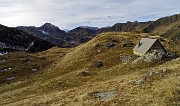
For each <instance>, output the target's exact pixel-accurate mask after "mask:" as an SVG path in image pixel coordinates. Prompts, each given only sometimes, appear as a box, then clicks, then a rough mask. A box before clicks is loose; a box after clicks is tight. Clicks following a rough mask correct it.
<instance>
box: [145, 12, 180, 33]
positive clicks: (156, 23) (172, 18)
mask: <svg viewBox="0 0 180 106" xmlns="http://www.w3.org/2000/svg"><path fill="white" fill-rule="evenodd" d="M178 21H180V14H175V15H172V16H169V17H163V18H160V19H158V20H156V21H154V22H152V23H151V24H150V25H148V26H147V27H146V28H144V29H143V31H144V32H145V33H150V32H151V31H152V30H154V29H155V28H156V27H159V26H162V25H169V24H172V23H175V22H178Z"/></svg>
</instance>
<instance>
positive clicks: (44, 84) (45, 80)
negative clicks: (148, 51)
mask: <svg viewBox="0 0 180 106" xmlns="http://www.w3.org/2000/svg"><path fill="white" fill-rule="evenodd" d="M141 36H147V34H131V33H115V32H111V33H104V34H101V35H99V36H97V37H96V38H95V39H93V40H91V41H89V42H87V43H85V44H82V45H80V46H78V47H76V48H73V49H61V48H56V47H55V48H52V49H50V50H48V51H45V52H42V53H39V54H36V55H35V56H40V57H44V58H46V59H48V60H47V61H46V62H48V64H49V65H47V66H46V67H45V68H44V69H42V71H43V72H41V73H40V74H33V75H31V77H29V78H24V77H20V78H21V79H19V80H18V79H17V81H15V82H13V83H10V84H8V83H3V84H1V87H0V93H1V94H0V105H57V104H58V105H73V106H74V105H77V106H79V105H108V104H111V105H113V104H114V105H120V104H122V105H125V104H126V105H132V104H133V105H147V104H149V103H151V104H154V105H165V104H167V103H173V102H174V103H177V100H178V98H179V97H178V94H177V93H178V92H179V88H178V87H179V86H178V84H179V83H178V82H177V80H179V75H180V73H179V71H180V70H179V67H180V61H179V60H177V61H172V62H167V63H163V64H162V62H159V64H162V65H161V66H157V65H158V64H148V63H139V65H132V64H129V63H128V64H123V63H122V62H120V61H119V55H120V54H125V55H129V56H131V57H132V60H133V59H134V58H136V56H134V55H133V54H132V48H133V47H122V45H123V44H124V43H125V42H126V41H127V40H132V41H133V42H134V43H137V41H138V40H139V39H140V38H141ZM112 38H113V39H114V40H115V41H116V42H115V43H116V46H114V47H112V48H106V47H105V44H106V43H107V42H109V41H110V40H112ZM97 44H98V45H99V46H98V47H93V46H95V45H97ZM163 44H164V45H165V47H166V49H168V50H169V51H172V52H176V53H180V51H178V49H177V48H178V46H177V44H175V43H173V42H169V41H163ZM172 45H175V46H173V48H172V47H171V46H172ZM98 51H100V52H98ZM10 55H11V54H10ZM95 60H100V61H102V62H103V64H104V66H103V67H101V68H94V67H92V66H91V64H92V62H93V61H95ZM36 62H37V65H38V66H39V65H40V64H38V61H34V63H36ZM39 62H40V61H39ZM42 62H44V61H42ZM9 64H10V63H9ZM42 64H44V63H42ZM23 67H24V66H23ZM27 67H28V66H27ZM152 68H154V69H155V70H157V71H160V70H162V68H168V70H169V72H170V73H169V75H168V77H167V78H162V77H160V78H157V79H156V78H155V79H151V80H150V81H148V82H146V83H145V84H143V85H134V84H132V83H131V82H132V81H133V80H136V79H138V78H139V77H140V76H142V75H143V74H144V73H146V72H148V71H150V70H151V69H152ZM21 71H22V70H21ZM82 71H86V72H89V73H90V76H82V75H81V72H82ZM18 72H19V71H18ZM176 83H177V84H176ZM111 90H116V91H117V92H118V95H117V96H116V97H115V98H113V99H111V100H108V101H99V100H96V99H94V98H92V97H91V96H89V95H90V94H91V93H92V92H95V91H111Z"/></svg>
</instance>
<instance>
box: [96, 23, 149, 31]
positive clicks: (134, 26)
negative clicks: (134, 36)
mask: <svg viewBox="0 0 180 106" xmlns="http://www.w3.org/2000/svg"><path fill="white" fill-rule="evenodd" d="M150 23H151V21H149V22H137V21H135V22H127V23H116V24H115V25H113V26H112V27H108V28H102V29H99V30H98V33H102V32H112V31H114V32H131V31H138V30H141V29H142V28H144V27H146V26H147V25H149V24H150Z"/></svg>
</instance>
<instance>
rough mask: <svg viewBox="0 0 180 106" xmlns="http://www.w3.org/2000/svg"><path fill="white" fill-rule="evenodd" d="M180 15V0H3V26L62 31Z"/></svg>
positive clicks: (0, 18)
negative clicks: (46, 25) (48, 26)
mask: <svg viewBox="0 0 180 106" xmlns="http://www.w3.org/2000/svg"><path fill="white" fill-rule="evenodd" d="M177 13H180V0H0V24H3V25H6V26H13V27H14V26H41V25H42V24H44V23H46V22H50V23H52V24H54V25H56V26H58V27H59V28H60V29H72V28H75V27H77V26H97V27H102V26H109V25H113V24H115V23H117V22H126V21H135V20H137V21H149V20H156V19H158V18H159V17H162V16H168V15H173V14H177Z"/></svg>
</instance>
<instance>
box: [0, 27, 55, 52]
mask: <svg viewBox="0 0 180 106" xmlns="http://www.w3.org/2000/svg"><path fill="white" fill-rule="evenodd" d="M52 46H53V45H52V44H50V43H48V42H47V41H44V40H42V39H39V38H37V37H35V36H33V35H30V34H28V33H26V32H23V31H20V30H17V29H15V28H9V27H6V26H3V25H0V51H13V50H18V51H27V52H39V51H43V50H47V49H49V48H51V47H52Z"/></svg>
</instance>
